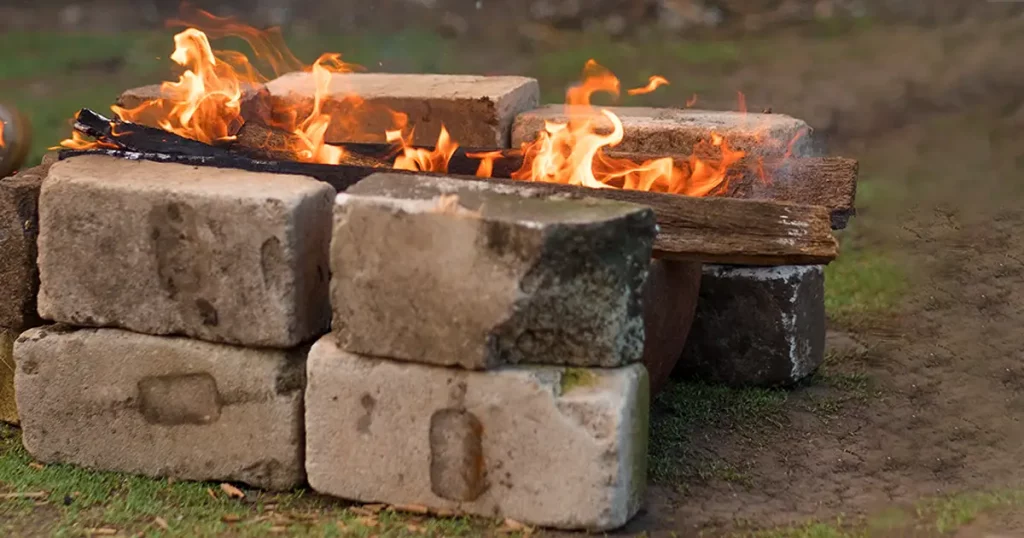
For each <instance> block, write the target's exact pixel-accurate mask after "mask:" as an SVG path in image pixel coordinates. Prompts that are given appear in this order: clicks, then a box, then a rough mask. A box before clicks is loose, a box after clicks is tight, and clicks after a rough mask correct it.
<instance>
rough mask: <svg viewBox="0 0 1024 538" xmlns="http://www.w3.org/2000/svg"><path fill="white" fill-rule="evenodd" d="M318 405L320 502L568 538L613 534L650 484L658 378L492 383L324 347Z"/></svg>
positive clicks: (311, 456) (562, 376) (314, 368)
mask: <svg viewBox="0 0 1024 538" xmlns="http://www.w3.org/2000/svg"><path fill="white" fill-rule="evenodd" d="M307 379H308V384H307V392H306V431H307V432H308V434H307V438H306V472H307V474H308V476H309V483H310V485H311V486H312V487H313V489H315V490H316V491H319V492H321V493H325V494H329V495H334V496H337V497H342V498H346V499H352V500H359V501H364V502H385V503H393V504H419V505H424V506H427V507H429V508H433V509H437V510H451V511H456V512H461V513H468V514H476V515H480V516H485V517H509V518H512V519H515V520H517V521H520V522H523V523H526V524H530V525H540V526H549V527H559V528H568V529H590V530H606V529H612V528H616V527H619V526H621V525H623V524H625V523H626V522H627V521H628V520H629V519H630V518H631V517H632V516H633V515H634V514H635V513H636V512H637V510H638V509H639V507H640V503H641V500H642V497H643V493H644V489H645V484H646V465H647V419H648V409H649V393H648V382H647V374H646V370H644V368H643V366H642V365H639V364H635V365H630V366H625V367H622V368H615V369H574V368H569V369H565V368H558V367H543V366H540V367H521V366H519V367H509V368H503V369H498V370H491V371H486V372H472V371H465V370H459V369H452V368H441V367H437V366H430V365H424V364H415V363H408V362H399V361H391V360H387V359H375V358H367V357H362V356H357V355H354V354H350V353H347V352H344V351H342V350H340V349H339V348H338V347H337V346H336V344H335V342H334V340H333V339H331V338H330V337H324V338H322V339H321V340H320V341H319V342H317V343H316V344H315V345H314V346H313V350H312V351H311V352H310V358H309V362H308V374H307Z"/></svg>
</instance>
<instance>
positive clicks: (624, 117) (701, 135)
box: [512, 105, 813, 157]
mask: <svg viewBox="0 0 1024 538" xmlns="http://www.w3.org/2000/svg"><path fill="white" fill-rule="evenodd" d="M602 108H606V109H608V110H610V111H612V112H614V113H615V114H616V115H617V116H618V117H619V119H620V120H621V121H622V127H623V130H624V137H623V140H622V143H620V144H619V145H617V146H615V147H614V148H613V149H615V150H616V151H630V152H636V153H653V154H682V155H689V154H690V153H692V152H693V148H694V146H695V145H696V144H697V142H698V141H700V140H710V139H711V133H712V132H714V133H717V134H720V135H722V136H724V137H725V139H726V141H727V142H728V143H729V147H730V148H732V149H736V150H742V151H746V152H748V153H749V154H751V155H758V156H762V157H782V156H783V155H785V154H786V151H787V148H788V147H789V145H790V141H792V140H793V139H794V138H795V137H796V136H797V135H798V134H799V133H800V132H802V131H806V132H805V134H804V135H802V136H800V138H799V139H797V141H796V142H795V143H793V145H792V155H793V156H795V157H804V156H809V155H810V154H811V153H812V144H813V141H812V139H811V134H812V133H811V131H810V127H808V125H807V124H806V123H805V122H804V121H802V120H798V119H796V118H793V117H790V116H787V115H785V114H746V113H742V112H727V111H712V110H692V109H677V108H646V107H602ZM597 110H598V109H596V108H595V109H593V111H594V112H596V111H597ZM583 113H586V111H584V112H583ZM568 117H569V116H568V114H567V111H566V107H565V105H547V106H544V107H541V108H539V109H536V110H531V111H529V112H524V113H522V114H520V115H519V116H517V117H516V120H515V123H514V124H513V127H512V146H513V147H519V146H520V145H521V144H522V143H523V142H529V141H532V140H534V139H536V137H537V133H539V132H540V131H542V130H544V122H545V121H553V122H561V123H564V122H566V121H567V120H568ZM595 121H596V125H597V126H598V128H599V131H600V132H602V133H611V131H612V126H611V123H610V122H609V121H608V120H607V119H606V118H604V117H603V116H602V117H600V118H599V119H597V120H595Z"/></svg>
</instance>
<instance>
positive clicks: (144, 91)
mask: <svg viewBox="0 0 1024 538" xmlns="http://www.w3.org/2000/svg"><path fill="white" fill-rule="evenodd" d="M166 97H167V93H166V92H164V91H163V85H162V84H151V85H149V86H142V87H140V88H132V89H130V90H125V91H124V93H122V94H121V95H120V96H118V98H117V101H116V102H115V104H116V105H117V106H119V107H121V108H125V109H128V110H132V111H136V114H138V115H139V117H134V116H135V115H136V114H133V115H132V116H133V118H132V121H135V122H136V123H142V124H145V125H151V126H155V125H156V120H157V119H162V118H160V117H159V115H160V114H164V113H165V108H164V107H161V106H154V105H155V104H154V105H150V106H147V107H146V108H145V109H143V108H140V107H142V106H143V105H146V104H147V103H151V102H152V101H155V100H157V99H164V98H166ZM240 104H241V109H240V114H241V116H242V118H243V119H244V120H245V121H267V120H268V119H269V118H270V92H268V91H267V89H266V87H264V86H261V85H255V86H254V85H252V84H248V83H243V84H242V98H241V103H240ZM149 110H152V111H153V113H154V114H153V116H152V117H147V115H148V111H149ZM147 120H148V121H147Z"/></svg>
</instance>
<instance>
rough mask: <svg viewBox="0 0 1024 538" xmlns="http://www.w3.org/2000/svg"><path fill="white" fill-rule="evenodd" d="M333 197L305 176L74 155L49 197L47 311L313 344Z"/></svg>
mask: <svg viewBox="0 0 1024 538" xmlns="http://www.w3.org/2000/svg"><path fill="white" fill-rule="evenodd" d="M333 196H334V190H333V189H332V188H331V187H329V186H327V185H325V184H323V183H320V182H318V181H315V180H311V179H307V178H303V177H299V176H289V175H274V174H258V173H250V172H244V171H238V170H229V169H219V168H212V167H191V166H184V165H178V164H163V163H153V162H147V161H128V160H124V159H116V158H111V157H103V156H84V157H75V158H72V159H68V160H65V161H61V162H59V163H57V164H55V165H53V167H52V168H51V169H50V174H49V176H48V178H47V180H46V181H45V182H44V185H43V189H42V194H41V197H40V213H39V215H40V237H39V271H40V278H41V286H40V293H39V311H40V314H41V315H42V316H43V317H44V318H46V319H49V320H53V321H58V322H64V323H68V324H70V325H80V326H90V327H92V326H115V327H120V328H124V329H129V330H132V331H136V332H141V333H146V334H154V335H171V334H183V335H187V336H191V337H194V338H199V339H202V340H208V341H213V342H225V343H232V344H240V345H247V346H268V347H280V348H287V347H292V346H294V345H297V344H299V343H300V342H303V341H309V340H310V339H312V338H314V337H316V336H319V335H320V334H322V333H323V332H325V330H326V329H327V328H328V326H329V324H330V304H329V302H328V295H327V292H328V284H329V282H328V281H329V278H328V264H327V254H328V249H329V248H330V233H331V231H330V230H331V228H330V227H331V207H332V200H333Z"/></svg>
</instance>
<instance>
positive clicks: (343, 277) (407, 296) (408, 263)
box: [331, 174, 656, 369]
mask: <svg viewBox="0 0 1024 538" xmlns="http://www.w3.org/2000/svg"><path fill="white" fill-rule="evenodd" d="M444 197H447V198H444ZM655 230H656V228H655V222H654V214H653V212H652V211H651V209H649V208H647V207H643V206H639V205H633V204H626V203H620V202H614V201H607V200H598V199H586V200H569V199H563V198H553V197H534V198H530V197H524V196H519V195H516V194H513V193H512V191H511V190H509V189H508V188H506V187H502V186H500V185H495V184H492V183H489V182H466V181H460V180H453V179H449V178H434V177H426V176H411V175H401V174H376V175H374V176H371V177H369V178H367V179H365V180H363V181H362V182H360V183H359V184H357V185H355V186H353V187H352V188H351V189H349V190H348V191H347V192H346V193H344V194H341V195H339V196H338V202H337V206H336V208H335V227H334V238H333V242H332V246H331V269H332V281H331V304H332V305H333V309H334V319H333V328H334V330H335V331H336V333H337V338H338V341H339V342H340V343H341V345H342V347H344V348H345V349H346V350H348V351H352V352H356V353H364V354H367V355H375V356H382V357H391V358H395V359H402V360H410V361H416V362H426V363H433V364H442V365H449V366H450V365H459V366H462V367H465V368H471V369H482V368H491V367H495V366H498V365H501V364H516V363H534V364H563V365H574V366H608V367H612V366H620V365H623V364H628V363H630V362H635V361H638V360H640V358H641V355H642V353H643V341H644V322H643V308H642V307H641V295H642V286H643V282H644V278H645V277H646V275H647V270H648V267H649V264H650V259H651V248H652V244H653V240H654V235H655Z"/></svg>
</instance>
